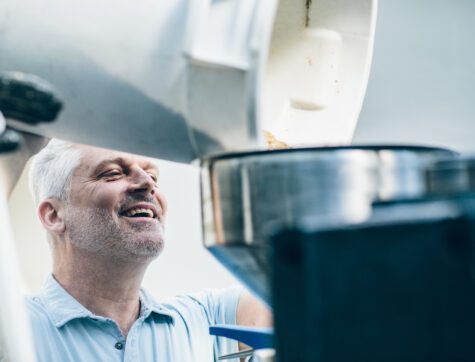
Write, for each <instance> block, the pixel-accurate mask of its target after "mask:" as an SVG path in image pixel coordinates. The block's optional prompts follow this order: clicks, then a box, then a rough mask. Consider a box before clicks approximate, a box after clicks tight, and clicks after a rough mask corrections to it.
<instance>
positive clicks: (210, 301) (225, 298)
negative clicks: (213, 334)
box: [189, 286, 243, 356]
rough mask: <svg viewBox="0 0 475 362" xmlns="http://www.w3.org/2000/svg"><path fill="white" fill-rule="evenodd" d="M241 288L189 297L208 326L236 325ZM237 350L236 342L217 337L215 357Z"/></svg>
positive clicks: (209, 291) (207, 291)
mask: <svg viewBox="0 0 475 362" xmlns="http://www.w3.org/2000/svg"><path fill="white" fill-rule="evenodd" d="M242 292H243V287H241V286H234V287H230V288H226V289H221V290H206V291H204V292H202V293H197V294H192V295H190V296H189V297H190V298H192V299H193V300H194V301H195V302H197V303H198V304H199V305H200V306H201V307H202V308H203V310H204V312H205V314H206V316H207V319H208V323H209V325H210V326H213V325H216V324H231V325H235V324H236V312H237V307H238V303H239V298H240V296H241V294H242ZM238 350H239V346H238V342H237V341H235V340H232V339H229V338H224V337H217V338H216V340H215V355H217V356H222V355H225V354H229V353H234V352H237V351H238Z"/></svg>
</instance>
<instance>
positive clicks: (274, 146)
mask: <svg viewBox="0 0 475 362" xmlns="http://www.w3.org/2000/svg"><path fill="white" fill-rule="evenodd" d="M264 137H265V138H266V144H267V148H268V149H269V150H281V149H285V148H290V146H289V145H288V144H287V143H285V142H282V141H279V140H278V139H277V138H275V136H274V135H273V134H272V133H270V132H267V131H264Z"/></svg>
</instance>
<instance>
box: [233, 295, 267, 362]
mask: <svg viewBox="0 0 475 362" xmlns="http://www.w3.org/2000/svg"><path fill="white" fill-rule="evenodd" d="M236 323H237V324H238V325H240V326H248V327H272V325H273V318H272V312H271V310H270V309H269V308H268V307H267V306H266V305H265V304H264V303H262V302H261V301H260V300H258V299H257V298H256V297H254V296H252V295H251V294H250V293H249V292H247V291H243V292H242V294H241V297H240V298H239V302H238V306H237V312H236ZM245 349H249V346H246V345H245V344H243V343H241V342H239V350H241V351H242V350H245ZM241 361H243V359H241Z"/></svg>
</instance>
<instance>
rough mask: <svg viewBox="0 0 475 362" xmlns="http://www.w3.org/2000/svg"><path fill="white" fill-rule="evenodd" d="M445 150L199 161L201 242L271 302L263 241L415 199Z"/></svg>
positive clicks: (306, 152) (333, 150) (355, 149)
mask: <svg viewBox="0 0 475 362" xmlns="http://www.w3.org/2000/svg"><path fill="white" fill-rule="evenodd" d="M454 155H455V153H454V152H451V151H449V150H445V149H440V148H430V147H415V146H348V147H326V148H307V149H288V150H276V151H266V152H250V153H241V154H224V155H220V156H216V157H211V158H208V159H205V160H203V161H202V173H201V191H202V203H203V205H202V212H203V232H204V244H205V246H206V247H207V248H208V250H209V251H210V252H211V253H212V254H213V255H214V256H215V257H216V258H218V259H219V260H220V262H221V263H222V264H223V265H225V266H226V267H227V268H228V269H229V270H230V271H231V272H232V273H233V274H234V275H235V276H237V277H238V278H239V279H240V280H241V281H242V282H243V283H244V284H246V285H247V286H248V287H249V288H250V289H251V290H253V291H254V292H255V293H256V294H257V295H258V296H259V297H260V298H261V299H262V300H264V301H265V302H267V303H268V304H271V300H270V291H269V273H270V265H269V261H268V255H267V254H268V252H269V246H268V244H267V240H268V237H269V236H270V235H271V233H272V232H273V230H276V228H284V227H287V228H288V227H292V226H293V225H295V224H296V223H297V222H298V223H299V224H301V223H302V222H305V220H308V221H311V222H312V223H315V221H317V222H318V223H321V224H322V225H325V226H328V225H330V224H336V225H338V224H342V223H358V222H362V221H364V220H365V219H367V217H368V216H369V215H370V212H371V204H372V202H373V201H377V200H390V199H395V198H407V197H418V196H420V195H422V194H423V193H424V191H425V188H426V187H425V174H424V171H425V168H426V166H427V164H428V163H429V162H431V161H434V160H435V159H437V158H440V157H445V158H447V157H451V156H454Z"/></svg>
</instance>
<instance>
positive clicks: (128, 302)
mask: <svg viewBox="0 0 475 362" xmlns="http://www.w3.org/2000/svg"><path fill="white" fill-rule="evenodd" d="M69 251H70V252H68V253H66V254H67V255H55V257H54V267H53V275H54V277H55V278H56V280H57V281H58V282H59V283H60V284H61V286H62V287H63V288H64V289H66V290H67V291H68V293H69V294H71V295H72V296H73V297H74V298H75V299H76V300H77V301H78V302H79V303H81V304H82V305H83V306H84V307H85V308H87V309H88V310H90V311H91V312H92V313H94V314H96V315H99V316H102V317H107V318H111V319H113V320H114V321H116V323H117V324H118V325H119V327H120V329H121V331H122V333H123V334H124V336H127V334H128V332H129V330H130V328H131V327H132V324H133V323H134V322H135V320H136V319H137V317H138V315H139V311H140V302H139V292H140V285H141V283H142V279H143V276H144V274H145V270H146V268H147V266H148V264H149V262H130V261H127V262H126V261H123V260H111V258H108V257H107V256H104V255H99V254H98V253H91V252H88V251H85V250H83V249H78V248H75V247H73V250H69ZM55 254H58V253H55ZM60 254H64V253H60Z"/></svg>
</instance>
